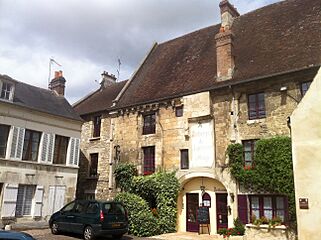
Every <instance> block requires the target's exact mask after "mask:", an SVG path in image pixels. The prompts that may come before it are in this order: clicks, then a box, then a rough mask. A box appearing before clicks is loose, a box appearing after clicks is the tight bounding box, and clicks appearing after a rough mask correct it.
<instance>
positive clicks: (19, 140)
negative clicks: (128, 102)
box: [10, 126, 25, 160]
mask: <svg viewBox="0 0 321 240" xmlns="http://www.w3.org/2000/svg"><path fill="white" fill-rule="evenodd" d="M24 137H25V129H24V128H20V127H15V126H12V142H11V151H10V158H12V159H19V160H21V159H22V150H23V141H24Z"/></svg>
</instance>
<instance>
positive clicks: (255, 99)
mask: <svg viewBox="0 0 321 240" xmlns="http://www.w3.org/2000/svg"><path fill="white" fill-rule="evenodd" d="M248 112H249V119H260V118H265V116H266V113H265V101H264V93H256V94H250V95H248Z"/></svg>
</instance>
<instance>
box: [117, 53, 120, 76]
mask: <svg viewBox="0 0 321 240" xmlns="http://www.w3.org/2000/svg"><path fill="white" fill-rule="evenodd" d="M120 65H121V61H120V58H118V69H117V80H118V81H119V76H120Z"/></svg>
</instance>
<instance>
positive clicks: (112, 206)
mask: <svg viewBox="0 0 321 240" xmlns="http://www.w3.org/2000/svg"><path fill="white" fill-rule="evenodd" d="M103 212H104V214H125V209H124V207H123V206H122V205H121V204H120V203H104V204H103Z"/></svg>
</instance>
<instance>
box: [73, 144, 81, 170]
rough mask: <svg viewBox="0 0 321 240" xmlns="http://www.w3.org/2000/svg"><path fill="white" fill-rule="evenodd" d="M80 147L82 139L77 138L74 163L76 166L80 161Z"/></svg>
mask: <svg viewBox="0 0 321 240" xmlns="http://www.w3.org/2000/svg"><path fill="white" fill-rule="evenodd" d="M79 148H80V139H79V138H76V143H75V154H74V165H76V166H78V163H79Z"/></svg>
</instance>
